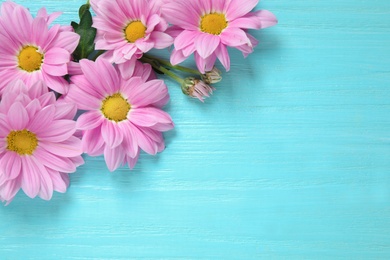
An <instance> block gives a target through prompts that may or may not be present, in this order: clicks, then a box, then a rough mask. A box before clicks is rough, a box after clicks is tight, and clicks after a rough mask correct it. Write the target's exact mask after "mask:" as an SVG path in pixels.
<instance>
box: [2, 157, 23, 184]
mask: <svg viewBox="0 0 390 260" xmlns="http://www.w3.org/2000/svg"><path fill="white" fill-rule="evenodd" d="M21 168H22V161H21V159H20V156H19V155H18V154H17V153H15V152H6V153H4V155H3V157H2V158H1V159H0V169H1V171H2V173H1V174H4V176H5V177H6V179H7V180H13V179H15V178H16V177H18V176H19V174H20V173H21Z"/></svg>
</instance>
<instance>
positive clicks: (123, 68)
mask: <svg viewBox="0 0 390 260" xmlns="http://www.w3.org/2000/svg"><path fill="white" fill-rule="evenodd" d="M136 61H137V59H136V58H134V59H130V60H128V61H126V62H124V63H121V64H118V65H117V66H118V69H119V71H120V74H121V76H122V78H124V79H129V78H130V77H131V76H133V73H134V69H135V64H136Z"/></svg>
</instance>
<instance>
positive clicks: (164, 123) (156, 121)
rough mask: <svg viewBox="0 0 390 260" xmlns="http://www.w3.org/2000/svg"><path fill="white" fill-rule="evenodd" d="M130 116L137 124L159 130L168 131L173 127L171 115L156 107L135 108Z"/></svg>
mask: <svg viewBox="0 0 390 260" xmlns="http://www.w3.org/2000/svg"><path fill="white" fill-rule="evenodd" d="M129 118H130V120H131V122H132V123H133V124H135V125H138V126H142V127H150V128H152V129H154V130H157V131H168V130H171V129H172V128H173V122H172V119H171V117H170V115H169V114H168V113H166V112H164V111H162V110H161V109H158V108H154V107H145V108H138V109H134V110H133V111H132V112H131V113H130V116H129Z"/></svg>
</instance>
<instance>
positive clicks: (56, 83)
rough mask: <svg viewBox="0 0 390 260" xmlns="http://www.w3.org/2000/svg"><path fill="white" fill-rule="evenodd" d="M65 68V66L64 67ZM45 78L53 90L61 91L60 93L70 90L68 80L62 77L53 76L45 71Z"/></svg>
mask: <svg viewBox="0 0 390 260" xmlns="http://www.w3.org/2000/svg"><path fill="white" fill-rule="evenodd" d="M64 70H65V68H64ZM63 75H65V74H63ZM43 78H44V80H45V82H46V84H47V86H48V87H49V88H51V89H52V90H54V91H56V92H58V93H60V94H65V93H66V92H68V89H69V83H68V82H66V80H65V79H64V78H62V77H56V76H51V75H49V74H46V73H43Z"/></svg>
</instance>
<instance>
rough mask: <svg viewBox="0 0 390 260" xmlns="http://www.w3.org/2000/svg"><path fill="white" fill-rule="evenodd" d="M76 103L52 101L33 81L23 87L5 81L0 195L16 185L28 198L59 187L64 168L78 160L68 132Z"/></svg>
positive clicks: (8, 195) (9, 195) (64, 181)
mask: <svg viewBox="0 0 390 260" xmlns="http://www.w3.org/2000/svg"><path fill="white" fill-rule="evenodd" d="M76 111H77V108H76V106H75V105H74V104H69V103H64V102H57V101H56V99H55V95H54V93H53V92H49V91H48V88H47V86H46V85H45V84H44V83H43V82H41V81H38V82H36V83H35V84H33V85H31V86H30V87H27V86H26V85H25V84H24V83H23V82H22V81H21V80H17V81H13V82H11V83H10V84H9V85H8V86H7V87H6V88H5V89H4V93H3V96H2V100H1V103H0V200H1V201H6V202H7V204H8V203H10V202H11V200H12V199H13V198H14V196H15V195H16V193H17V192H18V191H19V190H20V189H22V190H23V191H24V193H25V194H26V195H27V196H29V197H31V198H34V197H36V196H39V197H41V198H42V199H44V200H49V199H51V197H52V195H53V191H58V192H65V191H66V189H67V187H68V185H69V176H68V174H69V173H73V172H75V171H76V168H77V167H78V166H80V165H82V164H83V163H84V160H83V159H82V157H81V153H82V150H81V140H80V139H78V138H76V137H75V136H74V132H75V130H76V122H75V121H74V120H73V117H74V116H75V114H76Z"/></svg>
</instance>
